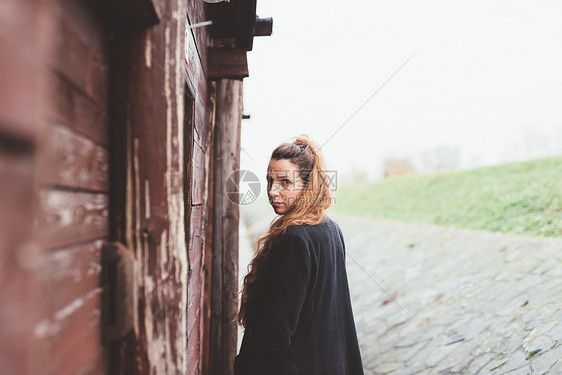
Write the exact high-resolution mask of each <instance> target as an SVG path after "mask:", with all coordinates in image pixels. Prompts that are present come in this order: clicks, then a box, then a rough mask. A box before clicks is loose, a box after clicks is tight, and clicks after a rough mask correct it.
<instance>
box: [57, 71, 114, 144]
mask: <svg viewBox="0 0 562 375" xmlns="http://www.w3.org/2000/svg"><path fill="white" fill-rule="evenodd" d="M49 81H50V85H49V86H50V91H51V94H50V95H49V102H48V103H47V106H46V115H47V117H48V119H49V120H50V122H51V123H55V124H57V123H58V124H65V125H67V126H69V127H72V128H74V129H76V131H78V132H80V133H81V134H83V135H85V136H87V137H89V138H91V139H93V140H94V141H96V142H98V143H100V144H102V145H107V143H108V137H107V121H108V119H107V113H106V109H105V107H103V106H100V105H99V104H97V103H95V102H93V101H92V100H90V98H89V97H88V96H86V94H85V93H84V92H82V91H80V90H79V89H77V88H76V87H75V86H73V85H72V84H71V83H69V82H68V81H67V80H65V79H64V77H63V76H61V75H60V74H55V73H50V74H49ZM104 100H105V99H104Z"/></svg>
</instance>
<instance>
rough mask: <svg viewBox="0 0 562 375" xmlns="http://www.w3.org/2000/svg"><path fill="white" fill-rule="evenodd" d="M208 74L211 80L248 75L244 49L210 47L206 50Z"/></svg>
mask: <svg viewBox="0 0 562 375" xmlns="http://www.w3.org/2000/svg"><path fill="white" fill-rule="evenodd" d="M208 59H209V60H208V64H209V66H208V69H207V71H208V75H209V79H211V80H219V79H223V78H230V79H238V80H241V79H243V78H245V77H248V75H249V74H248V59H247V57H246V50H244V49H242V48H235V47H211V48H209V50H208Z"/></svg>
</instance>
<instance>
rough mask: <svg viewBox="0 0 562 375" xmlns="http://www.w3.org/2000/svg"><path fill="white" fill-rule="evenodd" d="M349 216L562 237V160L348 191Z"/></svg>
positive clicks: (337, 207)
mask: <svg viewBox="0 0 562 375" xmlns="http://www.w3.org/2000/svg"><path fill="white" fill-rule="evenodd" d="M335 198H336V201H335V204H334V206H333V210H334V211H335V212H341V213H346V214H355V215H363V216H368V217H376V218H390V219H397V220H403V221H412V222H423V223H431V224H440V225H451V226H456V227H463V228H472V229H483V230H490V231H497V232H506V233H515V234H524V235H535V236H548V237H560V236H562V157H553V158H545V159H537V160H532V161H528V162H520V163H509V164H503V165H498V166H493V167H484V168H478V169H473V170H468V171H456V172H448V173H441V174H434V175H424V176H420V175H405V176H398V177H393V178H389V179H387V180H385V181H382V182H379V183H375V184H366V183H363V184H354V185H348V186H343V187H340V188H339V189H338V191H337V192H336V194H335Z"/></svg>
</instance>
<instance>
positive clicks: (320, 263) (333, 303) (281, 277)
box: [234, 217, 363, 375]
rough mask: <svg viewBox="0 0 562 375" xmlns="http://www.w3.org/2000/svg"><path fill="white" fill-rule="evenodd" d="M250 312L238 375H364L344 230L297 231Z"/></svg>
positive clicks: (327, 222) (275, 250)
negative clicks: (346, 264) (348, 271)
mask: <svg viewBox="0 0 562 375" xmlns="http://www.w3.org/2000/svg"><path fill="white" fill-rule="evenodd" d="M267 270H268V272H267V274H266V275H265V276H264V278H263V279H260V280H259V281H257V282H256V287H255V288H253V289H252V290H253V291H254V293H255V294H252V295H251V296H250V299H249V301H248V304H247V308H246V330H245V332H244V338H243V339H242V345H241V348H240V353H239V354H238V355H237V356H236V360H235V362H234V374H235V375H281V374H283V375H293V374H295V375H296V374H301V375H317V374H318V375H320V374H321V375H362V374H363V366H362V363H361V353H360V351H359V345H358V342H357V333H356V331H355V322H354V319H353V312H352V309H351V299H350V295H349V286H348V281H347V273H346V269H345V245H344V240H343V235H342V233H341V230H340V228H339V226H338V225H337V224H336V223H335V222H334V221H332V220H331V219H330V218H328V217H325V219H324V221H323V222H322V223H320V224H318V225H314V226H312V225H299V226H295V227H291V228H289V229H288V230H287V232H285V233H284V234H283V235H281V236H280V237H279V239H278V240H277V242H275V244H274V246H273V247H272V248H271V252H270V254H269V258H268V267H267Z"/></svg>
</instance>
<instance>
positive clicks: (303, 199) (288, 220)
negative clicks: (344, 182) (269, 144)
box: [237, 135, 332, 327]
mask: <svg viewBox="0 0 562 375" xmlns="http://www.w3.org/2000/svg"><path fill="white" fill-rule="evenodd" d="M271 159H272V160H282V159H285V160H288V161H290V162H291V163H293V164H295V165H296V166H297V167H298V170H299V175H300V177H301V179H302V180H303V181H304V187H303V191H302V192H301V194H300V195H299V197H298V200H297V204H296V205H295V206H294V208H292V209H291V210H290V211H289V212H287V213H286V214H284V215H281V216H279V217H277V218H275V219H274V220H273V221H272V222H271V225H270V227H269V230H268V232H266V233H265V234H263V235H261V236H260V237H259V238H258V243H257V251H256V254H255V255H254V258H253V259H252V261H251V262H250V264H249V265H248V274H247V275H246V276H245V277H244V285H243V287H242V291H241V293H242V297H241V300H240V311H239V312H238V317H237V320H238V324H240V325H242V326H244V327H245V326H246V305H247V303H248V300H249V299H251V298H252V288H253V286H254V285H255V284H254V283H255V282H256V281H257V280H259V279H261V278H262V277H263V276H264V274H265V273H266V272H267V268H266V264H267V259H268V256H269V251H270V250H271V248H272V247H273V245H274V243H275V241H276V239H277V238H278V237H279V236H280V235H281V234H283V233H284V232H285V231H287V229H288V228H290V227H293V226H296V225H302V224H309V225H316V224H319V223H320V222H322V220H323V219H324V211H325V210H326V209H327V208H329V207H330V205H331V203H332V197H331V193H330V186H329V181H328V179H327V176H326V171H325V169H324V160H323V157H322V153H321V151H320V147H318V146H317V145H316V144H315V143H314V142H312V141H311V140H310V138H309V137H308V136H306V135H301V136H300V137H297V138H296V139H295V141H294V142H292V143H283V144H281V145H280V146H278V147H277V148H276V149H275V150H273V153H272V154H271Z"/></svg>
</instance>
